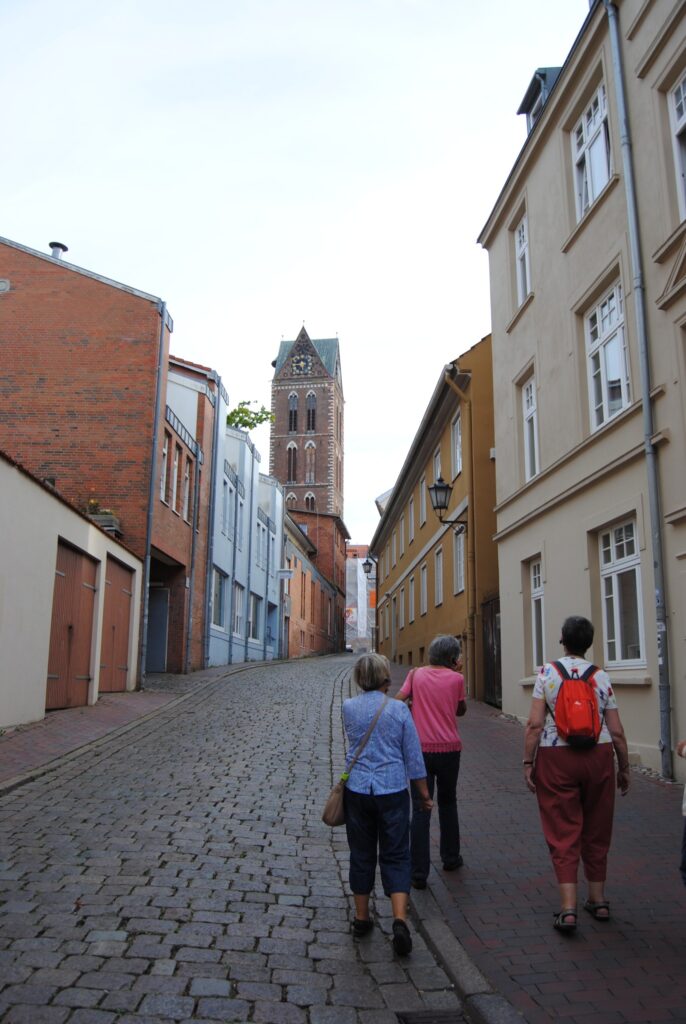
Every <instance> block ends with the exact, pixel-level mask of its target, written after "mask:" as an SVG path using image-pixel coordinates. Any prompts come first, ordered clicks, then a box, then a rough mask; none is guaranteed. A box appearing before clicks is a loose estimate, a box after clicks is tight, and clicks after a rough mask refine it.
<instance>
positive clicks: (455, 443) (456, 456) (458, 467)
mask: <svg viewBox="0 0 686 1024" xmlns="http://www.w3.org/2000/svg"><path fill="white" fill-rule="evenodd" d="M450 449H451V452H452V458H453V477H456V476H457V475H458V473H461V472H462V413H461V412H458V414H457V416H456V417H455V419H454V420H453V422H452V423H451V424H450Z"/></svg>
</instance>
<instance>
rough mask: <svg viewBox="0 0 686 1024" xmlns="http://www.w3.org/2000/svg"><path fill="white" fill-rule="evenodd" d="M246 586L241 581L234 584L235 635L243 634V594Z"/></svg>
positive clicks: (233, 625) (233, 626) (233, 624)
mask: <svg viewBox="0 0 686 1024" xmlns="http://www.w3.org/2000/svg"><path fill="white" fill-rule="evenodd" d="M244 594H245V587H243V586H241V584H240V583H235V582H234V585H233V623H232V632H233V635H234V636H243V595H244Z"/></svg>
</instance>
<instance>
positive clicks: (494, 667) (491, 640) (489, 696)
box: [481, 597, 503, 708]
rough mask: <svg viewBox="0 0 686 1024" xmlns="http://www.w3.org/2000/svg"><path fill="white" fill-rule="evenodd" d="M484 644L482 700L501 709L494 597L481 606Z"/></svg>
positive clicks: (496, 600)
mask: <svg viewBox="0 0 686 1024" xmlns="http://www.w3.org/2000/svg"><path fill="white" fill-rule="evenodd" d="M481 615H482V622H483V644H484V700H485V701H486V703H487V704H494V705H495V706H496V707H497V708H500V707H502V704H503V691H502V680H501V672H500V600H499V598H497V597H494V598H493V599H492V600H490V601H485V602H484V604H482V606H481Z"/></svg>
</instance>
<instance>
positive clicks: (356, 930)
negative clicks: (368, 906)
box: [352, 917, 374, 939]
mask: <svg viewBox="0 0 686 1024" xmlns="http://www.w3.org/2000/svg"><path fill="white" fill-rule="evenodd" d="M373 927H374V922H373V921H371V920H370V919H369V918H367V919H366V920H363V919H362V918H359V917H356V918H355V920H354V921H353V924H352V928H353V935H354V936H355V938H356V939H361V938H363V936H365V935H369V933H370V931H371V930H372V928H373Z"/></svg>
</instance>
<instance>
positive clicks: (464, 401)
mask: <svg viewBox="0 0 686 1024" xmlns="http://www.w3.org/2000/svg"><path fill="white" fill-rule="evenodd" d="M455 369H456V370H457V371H458V372H459V373H468V372H469V371H467V370H459V369H458V367H455ZM445 382H446V384H447V385H448V387H450V388H452V390H453V391H454V392H455V394H456V395H457V396H458V398H459V399H460V404H461V406H462V407H463V408H464V410H465V412H466V414H467V415H466V417H465V423H464V428H465V429H464V434H463V436H462V441H463V447H464V449H465V451H466V452H467V465H468V472H467V474H466V476H467V487H466V490H467V668H468V671H469V673H470V674H471V677H472V682H473V689H472V692H471V696H472V697H475V698H478V699H479V700H480V699H481V698H480V697H478V695H477V692H476V683H477V673H476V642H475V621H476V568H475V567H476V539H475V537H474V464H473V463H474V453H473V448H472V402H471V399H470V398H467V396H466V394H465V393H464V391H462V389H461V388H459V387H458V386H457V384H456V383H455V381H454V380H453V378H452V377H451V376H450V375H449V374H447V373H446V374H445Z"/></svg>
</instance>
